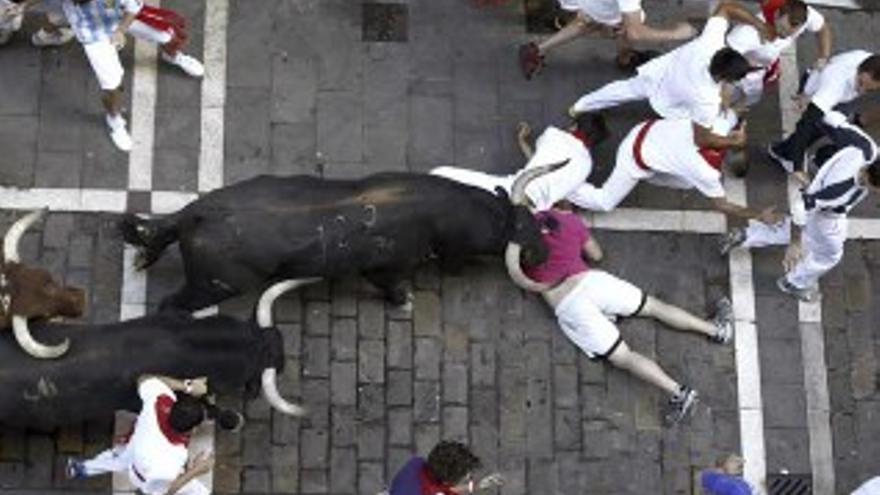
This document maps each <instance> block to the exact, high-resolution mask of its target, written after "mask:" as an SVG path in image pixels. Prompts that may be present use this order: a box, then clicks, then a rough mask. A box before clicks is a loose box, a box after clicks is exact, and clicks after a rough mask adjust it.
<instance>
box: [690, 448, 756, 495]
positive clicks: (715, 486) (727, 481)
mask: <svg viewBox="0 0 880 495" xmlns="http://www.w3.org/2000/svg"><path fill="white" fill-rule="evenodd" d="M743 464H744V461H743V458H742V457H740V456H738V455H736V454H730V455H727V456H724V457H721V458H719V459H718V460H717V461H716V462H715V466H714V467H712V468H709V469H706V470H705V471H703V472H702V473H700V484H701V485H702V487H703V493H705V494H706V495H755V494H756V493H757V491H755V490H753V489H752V487H751V486H750V485H749V483H748V482H747V481H746V480H744V479H743V478H742V474H743Z"/></svg>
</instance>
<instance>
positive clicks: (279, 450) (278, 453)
mask: <svg viewBox="0 0 880 495" xmlns="http://www.w3.org/2000/svg"><path fill="white" fill-rule="evenodd" d="M271 481H272V493H298V490H299V451H298V447H297V446H296V445H273V446H272V478H271Z"/></svg>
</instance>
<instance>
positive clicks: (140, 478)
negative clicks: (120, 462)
mask: <svg viewBox="0 0 880 495" xmlns="http://www.w3.org/2000/svg"><path fill="white" fill-rule="evenodd" d="M131 472H132V473H134V475H135V476H137V479H139V480H141V483H146V482H147V479H146V478H144V475H142V474H141V473H140V471H138V470H137V468H136V467H134V464H132V465H131Z"/></svg>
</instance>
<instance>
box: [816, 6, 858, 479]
mask: <svg viewBox="0 0 880 495" xmlns="http://www.w3.org/2000/svg"><path fill="white" fill-rule="evenodd" d="M807 3H808V4H810V5H813V6H815V7H836V8H839V9H852V10H861V9H862V8H864V7H863V4H862V2H860V1H857V0H807ZM865 5H867V4H865ZM829 493H831V492H829Z"/></svg>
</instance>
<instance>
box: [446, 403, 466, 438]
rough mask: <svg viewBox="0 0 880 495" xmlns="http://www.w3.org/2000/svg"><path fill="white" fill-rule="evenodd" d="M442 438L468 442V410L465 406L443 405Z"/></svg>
mask: <svg viewBox="0 0 880 495" xmlns="http://www.w3.org/2000/svg"><path fill="white" fill-rule="evenodd" d="M443 438H444V439H448V440H456V441H459V442H462V443H465V444H467V443H468V441H467V440H468V410H467V408H466V407H459V406H443Z"/></svg>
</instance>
